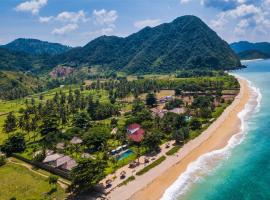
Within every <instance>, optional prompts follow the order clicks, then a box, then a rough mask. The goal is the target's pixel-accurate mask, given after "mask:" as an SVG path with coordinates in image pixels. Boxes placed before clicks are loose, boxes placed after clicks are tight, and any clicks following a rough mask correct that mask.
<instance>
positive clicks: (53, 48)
mask: <svg viewBox="0 0 270 200" xmlns="http://www.w3.org/2000/svg"><path fill="white" fill-rule="evenodd" d="M2 48H6V49H9V50H12V51H20V52H25V53H28V54H31V55H43V54H48V55H56V54H61V53H64V52H66V51H68V50H70V49H71V47H68V46H65V45H62V44H59V43H50V42H45V41H41V40H37V39H24V38H19V39H16V40H14V41H13V42H10V43H8V44H6V45H4V46H2Z"/></svg>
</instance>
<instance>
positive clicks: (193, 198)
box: [162, 60, 270, 200]
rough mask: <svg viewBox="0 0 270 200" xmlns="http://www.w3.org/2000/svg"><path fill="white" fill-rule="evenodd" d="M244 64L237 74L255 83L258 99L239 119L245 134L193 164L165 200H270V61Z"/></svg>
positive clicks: (169, 189)
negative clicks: (245, 66)
mask: <svg viewBox="0 0 270 200" xmlns="http://www.w3.org/2000/svg"><path fill="white" fill-rule="evenodd" d="M244 64H246V65H247V66H248V68H247V69H244V70H240V71H237V72H234V73H235V74H237V75H239V76H242V77H243V78H245V79H247V80H249V81H250V82H251V85H252V86H254V87H253V95H254V96H253V98H254V99H253V100H252V101H250V102H249V104H248V105H247V106H246V108H245V110H244V111H243V112H241V114H240V115H239V116H240V118H241V119H242V128H243V130H242V131H241V132H239V134H237V135H235V136H234V137H233V138H232V139H231V140H230V142H229V144H228V145H227V146H226V147H225V148H224V149H222V150H219V151H215V152H211V153H209V154H206V155H204V156H202V157H201V158H200V159H198V160H197V161H196V162H195V163H193V164H191V165H190V166H189V167H188V170H187V171H186V172H185V173H184V174H182V176H181V177H180V178H181V179H180V178H179V179H178V180H177V181H176V182H175V183H174V184H173V185H171V186H170V187H169V188H168V189H167V191H166V192H165V194H164V195H163V197H162V200H180V199H181V200H270V60H264V61H252V62H247V63H244ZM256 95H257V97H255V96H256ZM260 97H261V100H260ZM256 105H257V106H256Z"/></svg>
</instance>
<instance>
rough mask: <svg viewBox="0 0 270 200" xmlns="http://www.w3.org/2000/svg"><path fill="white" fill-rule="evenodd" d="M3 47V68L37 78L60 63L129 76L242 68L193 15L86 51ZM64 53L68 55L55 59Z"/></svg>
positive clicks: (25, 44)
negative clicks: (23, 72)
mask: <svg viewBox="0 0 270 200" xmlns="http://www.w3.org/2000/svg"><path fill="white" fill-rule="evenodd" d="M5 48H9V50H7V49H3V48H0V70H12V71H31V72H34V73H36V74H37V73H40V72H44V71H47V72H48V71H50V70H51V69H53V68H55V67H56V66H57V65H61V64H62V65H65V66H67V67H81V66H86V67H95V68H99V69H101V71H110V72H118V71H122V72H126V73H128V74H134V73H137V74H143V73H153V72H154V73H167V72H174V71H176V70H182V69H221V70H228V69H235V68H238V67H240V66H241V63H240V60H239V58H238V56H237V55H236V54H235V53H234V52H233V51H232V50H231V48H230V46H229V45H228V44H227V43H226V42H225V41H223V40H222V39H221V38H220V37H219V36H218V35H217V34H216V33H215V32H214V31H213V30H211V29H210V28H209V27H208V26H207V25H206V24H205V23H204V22H203V21H201V20H200V19H199V18H197V17H195V16H183V17H179V18H177V19H175V20H174V21H173V22H171V23H165V24H161V25H159V26H157V27H154V28H150V27H146V28H144V29H142V30H141V31H139V32H137V33H134V34H132V35H130V36H128V37H125V38H122V37H116V36H102V37H99V38H97V39H95V40H93V41H91V42H89V43H88V44H87V45H85V46H84V47H78V48H73V49H70V50H68V48H69V47H65V46H64V47H63V46H61V45H60V46H59V44H51V43H47V42H42V41H39V40H32V39H18V40H15V41H14V42H12V43H10V44H8V45H6V46H5ZM14 50H16V51H14ZM67 50H68V51H67ZM61 51H66V52H64V53H62V54H59V55H54V54H57V53H60V52H61ZM26 52H27V53H26ZM44 53H45V54H44ZM49 54H50V55H49ZM52 54H53V55H52Z"/></svg>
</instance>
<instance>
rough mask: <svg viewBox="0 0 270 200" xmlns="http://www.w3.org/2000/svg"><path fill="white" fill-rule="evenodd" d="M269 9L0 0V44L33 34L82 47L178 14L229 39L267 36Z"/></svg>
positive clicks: (181, 2)
mask: <svg viewBox="0 0 270 200" xmlns="http://www.w3.org/2000/svg"><path fill="white" fill-rule="evenodd" d="M269 12H270V0H0V26H1V28H0V44H6V43H8V42H11V41H12V40H14V39H16V38H35V39H40V40H45V41H49V42H59V43H63V44H66V45H69V46H74V47H75V46H83V45H85V44H87V43H88V42H89V41H91V40H93V39H95V38H96V37H99V36H101V35H117V36H121V37H126V36H128V35H130V34H132V33H135V32H137V31H139V30H140V29H142V28H144V27H146V26H150V27H154V26H157V25H159V24H161V23H166V22H171V21H172V20H174V19H175V18H177V17H180V16H183V15H195V16H198V17H200V18H201V19H202V20H203V21H204V22H205V23H206V24H207V25H208V26H210V27H211V28H212V29H213V30H214V31H216V32H217V33H218V35H219V36H221V37H222V38H223V39H224V40H226V41H227V42H229V43H231V42H235V41H239V40H248V41H251V42H261V41H270V34H269V32H270V13H269Z"/></svg>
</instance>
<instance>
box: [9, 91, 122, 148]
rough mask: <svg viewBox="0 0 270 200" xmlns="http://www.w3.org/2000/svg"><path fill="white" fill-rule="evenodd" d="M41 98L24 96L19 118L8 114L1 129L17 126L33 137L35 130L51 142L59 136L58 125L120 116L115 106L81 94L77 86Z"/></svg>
mask: <svg viewBox="0 0 270 200" xmlns="http://www.w3.org/2000/svg"><path fill="white" fill-rule="evenodd" d="M43 99H44V97H43V96H42V95H40V96H39V101H38V102H36V100H35V99H33V98H32V99H31V100H28V99H26V102H25V104H26V108H24V109H21V110H20V111H19V113H20V115H19V116H18V117H15V116H14V115H11V114H9V115H8V117H7V119H6V121H5V126H4V131H5V132H7V133H9V132H13V131H14V130H15V129H16V128H18V129H20V130H22V131H24V132H26V133H28V134H29V133H30V132H31V131H33V132H34V133H35V135H34V140H35V139H36V137H37V135H36V134H37V133H36V130H37V129H38V130H39V131H40V133H41V135H42V136H44V138H45V140H46V141H47V142H48V141H50V142H52V143H53V142H54V141H57V140H58V138H57V137H61V132H60V129H59V127H60V126H62V127H63V126H67V125H69V124H73V125H74V123H77V124H80V123H81V122H82V121H87V123H89V122H90V121H92V120H93V121H94V120H102V119H106V118H109V117H111V116H113V115H119V108H118V106H117V105H114V104H112V103H109V102H100V101H99V100H98V99H94V98H93V96H92V95H84V94H83V93H82V91H81V90H79V89H76V90H74V91H73V90H69V92H68V94H67V95H66V94H65V93H64V92H62V91H60V92H56V93H55V95H54V96H53V98H52V99H48V100H43ZM14 118H15V119H14ZM76 126H77V127H78V126H80V125H76ZM79 128H82V127H79Z"/></svg>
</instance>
